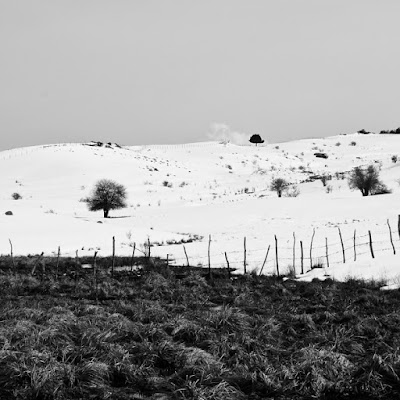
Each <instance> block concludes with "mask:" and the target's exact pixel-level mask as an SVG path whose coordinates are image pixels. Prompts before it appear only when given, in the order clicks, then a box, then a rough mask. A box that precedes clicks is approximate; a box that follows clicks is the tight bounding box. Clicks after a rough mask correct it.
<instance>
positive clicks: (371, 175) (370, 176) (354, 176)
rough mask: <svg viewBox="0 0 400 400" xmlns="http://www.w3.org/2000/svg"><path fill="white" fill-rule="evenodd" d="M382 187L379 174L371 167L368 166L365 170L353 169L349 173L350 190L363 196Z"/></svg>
mask: <svg viewBox="0 0 400 400" xmlns="http://www.w3.org/2000/svg"><path fill="white" fill-rule="evenodd" d="M382 185H383V184H382V182H381V181H380V180H379V172H378V170H377V169H376V168H375V167H374V166H373V165H369V166H368V167H367V168H366V169H363V168H361V167H355V168H354V169H353V170H352V171H351V173H350V177H349V186H350V188H351V189H358V190H359V191H360V192H361V193H362V195H363V196H368V195H369V194H373V193H374V192H375V190H377V189H379V188H380V187H381V186H382Z"/></svg>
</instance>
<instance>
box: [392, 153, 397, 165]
mask: <svg viewBox="0 0 400 400" xmlns="http://www.w3.org/2000/svg"><path fill="white" fill-rule="evenodd" d="M392 162H393V163H397V156H396V155H393V156H392Z"/></svg>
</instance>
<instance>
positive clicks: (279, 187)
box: [271, 178, 289, 197]
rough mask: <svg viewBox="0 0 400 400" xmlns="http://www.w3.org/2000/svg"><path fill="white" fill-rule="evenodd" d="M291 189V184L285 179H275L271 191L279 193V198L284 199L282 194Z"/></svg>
mask: <svg viewBox="0 0 400 400" xmlns="http://www.w3.org/2000/svg"><path fill="white" fill-rule="evenodd" d="M288 187H289V182H287V181H286V180H285V179H283V178H276V179H273V180H272V182H271V190H273V191H274V192H277V193H278V197H282V192H283V191H285V190H286V189H287V188H288Z"/></svg>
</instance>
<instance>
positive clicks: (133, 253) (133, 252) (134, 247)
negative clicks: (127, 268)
mask: <svg viewBox="0 0 400 400" xmlns="http://www.w3.org/2000/svg"><path fill="white" fill-rule="evenodd" d="M135 250H136V242H134V243H133V250H132V256H131V272H133V260H134V258H135Z"/></svg>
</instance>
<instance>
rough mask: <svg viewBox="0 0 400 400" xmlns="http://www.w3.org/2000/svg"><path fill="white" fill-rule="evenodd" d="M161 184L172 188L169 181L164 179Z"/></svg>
mask: <svg viewBox="0 0 400 400" xmlns="http://www.w3.org/2000/svg"><path fill="white" fill-rule="evenodd" d="M162 184H163V186H164V187H168V188H172V183H171V182H168V181H164V182H163V183H162Z"/></svg>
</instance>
